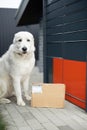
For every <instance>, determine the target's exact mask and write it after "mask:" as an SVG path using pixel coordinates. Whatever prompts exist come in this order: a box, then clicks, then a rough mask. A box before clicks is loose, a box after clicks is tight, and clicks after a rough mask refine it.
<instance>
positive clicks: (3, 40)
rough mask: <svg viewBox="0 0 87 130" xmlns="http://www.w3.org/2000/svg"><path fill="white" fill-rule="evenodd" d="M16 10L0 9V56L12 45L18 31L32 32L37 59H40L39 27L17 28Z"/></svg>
mask: <svg viewBox="0 0 87 130" xmlns="http://www.w3.org/2000/svg"><path fill="white" fill-rule="evenodd" d="M15 13H16V9H6V8H5V9H4V8H1V9H0V56H1V55H2V54H4V53H5V51H6V50H7V49H8V47H9V45H10V44H11V43H12V40H13V37H14V34H15V33H16V32H18V31H21V30H24V31H30V32H31V33H32V34H33V35H34V37H35V44H36V59H38V30H39V25H34V26H33V25H32V26H22V27H16V21H15Z"/></svg>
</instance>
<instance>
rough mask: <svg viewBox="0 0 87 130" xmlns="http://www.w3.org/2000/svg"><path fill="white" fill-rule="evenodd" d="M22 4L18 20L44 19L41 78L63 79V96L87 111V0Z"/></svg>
mask: <svg viewBox="0 0 87 130" xmlns="http://www.w3.org/2000/svg"><path fill="white" fill-rule="evenodd" d="M36 5H38V7H37V6H36ZM29 6H30V8H29ZM27 7H28V8H27ZM25 8H26V11H23V12H22V15H21V16H20V17H18V18H19V22H18V24H20V25H21V24H23V23H24V21H23V19H25V21H27V24H35V23H37V22H38V23H40V21H41V18H42V19H43V42H42V43H43V72H44V82H47V83H50V82H51V83H64V84H65V85H66V99H67V100H69V101H70V102H72V103H74V104H76V105H78V106H80V107H81V108H83V109H85V110H86V111H87V64H86V63H87V1H86V0H66V1H65V0H43V1H42V0H39V1H38V3H36V2H35V1H34V0H30V1H28V2H27V6H26V7H25ZM34 8H35V10H34ZM29 9H30V10H29ZM19 10H20V9H19ZM36 10H37V11H36ZM26 12H27V13H26ZM29 12H31V14H30V15H29ZM38 12H39V13H38ZM41 13H42V15H41ZM25 14H26V15H27V14H28V15H27V16H28V17H29V16H30V17H29V18H30V19H28V20H27V19H26V15H25ZM36 16H37V17H36ZM32 17H34V18H32ZM24 24H26V22H25V23H24ZM41 30H42V26H41ZM42 43H40V44H42Z"/></svg>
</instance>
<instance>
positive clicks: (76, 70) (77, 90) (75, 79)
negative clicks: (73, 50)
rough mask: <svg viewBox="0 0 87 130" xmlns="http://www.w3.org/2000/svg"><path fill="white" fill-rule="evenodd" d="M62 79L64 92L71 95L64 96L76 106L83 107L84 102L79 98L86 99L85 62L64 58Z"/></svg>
mask: <svg viewBox="0 0 87 130" xmlns="http://www.w3.org/2000/svg"><path fill="white" fill-rule="evenodd" d="M63 81H64V83H65V84H66V93H68V94H70V95H71V96H66V98H67V99H68V100H69V101H71V102H73V103H75V104H77V105H78V106H80V107H82V108H85V103H84V102H81V101H79V100H83V101H85V100H86V63H85V62H79V61H73V60H64V62H63ZM72 97H75V98H77V99H75V98H72Z"/></svg>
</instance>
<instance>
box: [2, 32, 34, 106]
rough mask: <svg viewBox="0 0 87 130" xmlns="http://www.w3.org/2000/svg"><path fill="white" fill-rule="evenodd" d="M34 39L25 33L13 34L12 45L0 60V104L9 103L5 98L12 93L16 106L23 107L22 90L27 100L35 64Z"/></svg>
mask: <svg viewBox="0 0 87 130" xmlns="http://www.w3.org/2000/svg"><path fill="white" fill-rule="evenodd" d="M34 51H35V47H34V38H33V35H32V34H31V33H29V32H26V31H21V32H18V33H16V34H15V36H14V39H13V44H11V45H10V47H9V50H8V51H7V52H6V53H5V54H4V55H3V56H2V57H1V58H0V102H1V103H9V102H10V100H9V99H7V97H10V96H12V94H13V91H14V92H15V95H16V98H17V104H18V105H21V106H24V105H25V102H24V101H23V99H22V89H23V90H24V95H25V98H26V99H27V100H30V96H29V91H28V89H29V78H30V74H31V71H32V69H33V67H34V64H35V56H34Z"/></svg>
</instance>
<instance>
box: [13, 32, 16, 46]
mask: <svg viewBox="0 0 87 130" xmlns="http://www.w3.org/2000/svg"><path fill="white" fill-rule="evenodd" d="M15 35H16V34H14V38H13V44H14V43H15V42H16V41H15Z"/></svg>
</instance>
